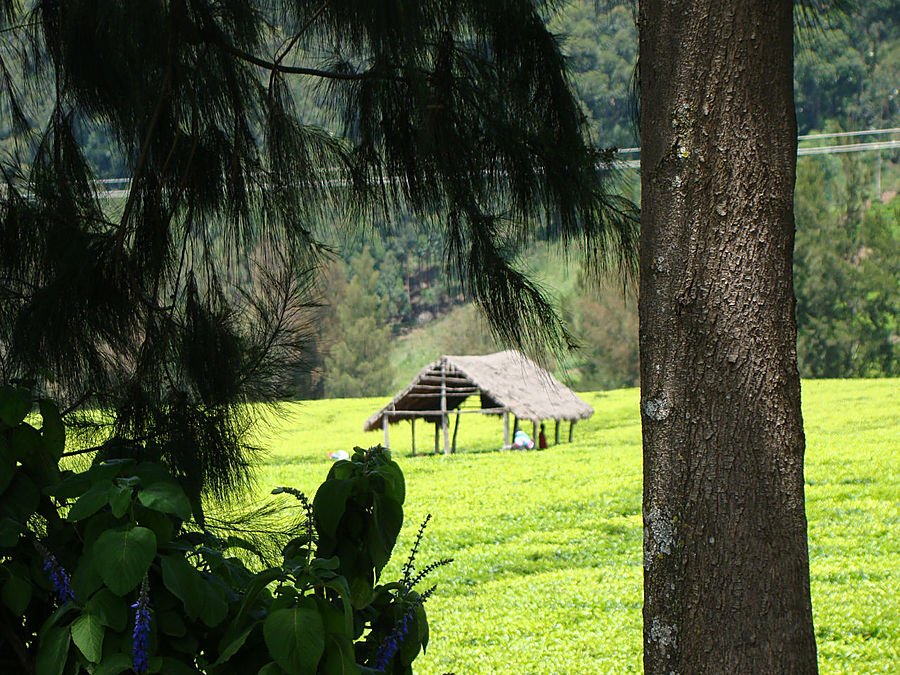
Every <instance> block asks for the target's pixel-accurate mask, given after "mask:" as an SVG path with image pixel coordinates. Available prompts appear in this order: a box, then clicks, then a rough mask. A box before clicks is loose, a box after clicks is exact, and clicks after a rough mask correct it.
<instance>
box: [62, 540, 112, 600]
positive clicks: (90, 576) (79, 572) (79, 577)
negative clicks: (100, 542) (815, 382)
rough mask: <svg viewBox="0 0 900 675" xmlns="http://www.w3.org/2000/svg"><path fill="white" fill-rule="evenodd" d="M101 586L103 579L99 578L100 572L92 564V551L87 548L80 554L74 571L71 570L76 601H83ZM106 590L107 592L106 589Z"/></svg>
mask: <svg viewBox="0 0 900 675" xmlns="http://www.w3.org/2000/svg"><path fill="white" fill-rule="evenodd" d="M101 586H103V579H101V578H100V573H99V572H98V571H97V569H96V567H95V566H94V553H93V551H91V550H88V551H86V552H85V553H84V554H82V556H81V559H80V560H79V561H78V565H77V566H76V567H75V571H74V572H72V592H73V593H74V594H75V600H76V602H82V603H83V602H84V601H85V600H86V599H87V598H89V597H91V596H92V595H93V594H94V592H95V591H97V590H98V589H99V588H100V587H101ZM107 592H109V590H108V589H107ZM119 602H121V600H119Z"/></svg>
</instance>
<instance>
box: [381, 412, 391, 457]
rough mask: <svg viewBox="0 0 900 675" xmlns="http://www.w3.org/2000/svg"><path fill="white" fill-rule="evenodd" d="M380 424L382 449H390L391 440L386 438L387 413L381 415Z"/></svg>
mask: <svg viewBox="0 0 900 675" xmlns="http://www.w3.org/2000/svg"><path fill="white" fill-rule="evenodd" d="M381 426H383V427H384V449H385V450H390V449H391V442H390V440H389V439H388V416H387V415H382V416H381Z"/></svg>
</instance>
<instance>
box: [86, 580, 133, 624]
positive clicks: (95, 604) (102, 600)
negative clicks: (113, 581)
mask: <svg viewBox="0 0 900 675" xmlns="http://www.w3.org/2000/svg"><path fill="white" fill-rule="evenodd" d="M126 607H127V605H126V603H125V602H124V601H123V600H122V598H120V597H119V596H117V595H116V594H115V593H113V592H112V591H111V590H109V589H108V588H101V589H100V590H99V591H97V592H96V593H94V594H93V595H92V596H91V599H90V600H88V601H87V602H86V603H85V606H84V608H85V611H87V612H90V613H91V614H93V615H94V616H96V617H97V618H98V619H100V623H102V624H103V625H104V626H109V627H110V628H112V629H113V630H114V631H122V630H125V626H126V625H127V623H128V614H129V612H128V610H127V609H126ZM132 614H133V612H132Z"/></svg>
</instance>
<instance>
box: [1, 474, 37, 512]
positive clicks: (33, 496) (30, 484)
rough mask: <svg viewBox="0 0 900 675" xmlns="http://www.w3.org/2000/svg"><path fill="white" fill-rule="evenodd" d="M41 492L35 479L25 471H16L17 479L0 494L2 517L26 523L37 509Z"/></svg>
mask: <svg viewBox="0 0 900 675" xmlns="http://www.w3.org/2000/svg"><path fill="white" fill-rule="evenodd" d="M40 501H41V493H40V490H38V488H37V486H36V485H35V484H34V481H33V480H31V478H30V477H29V476H28V474H27V473H26V472H24V471H19V472H18V473H16V479H15V480H14V481H13V482H12V483H10V485H9V487H8V488H6V492H4V493H3V494H2V495H0V517H2V516H8V517H10V518H12V519H13V520H17V521H19V522H22V523H24V522H25V521H27V520H28V519H29V518H31V516H32V514H33V513H34V512H35V510H37V507H38V504H39V503H40Z"/></svg>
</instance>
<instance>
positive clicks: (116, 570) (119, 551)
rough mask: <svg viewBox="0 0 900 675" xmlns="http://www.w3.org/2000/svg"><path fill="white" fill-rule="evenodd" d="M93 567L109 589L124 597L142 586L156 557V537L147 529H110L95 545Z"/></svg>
mask: <svg viewBox="0 0 900 675" xmlns="http://www.w3.org/2000/svg"><path fill="white" fill-rule="evenodd" d="M93 552H94V567H96V569H97V571H98V572H99V573H100V576H101V577H102V579H103V583H105V584H106V585H107V586H108V587H109V589H110V590H111V591H112V592H113V593H115V594H116V595H125V594H126V593H127V592H128V591H130V590H133V589H134V588H136V587H137V585H138V584H139V583H141V579H143V578H144V574H145V573H146V572H147V569H148V568H149V567H150V563H151V562H153V558H154V557H155V556H156V535H155V534H153V532H152V530H148V529H147V528H146V527H133V528H131V529H123V528H119V529H115V530H109V531H107V532H104V533H103V534H101V535H100V536H99V537H98V538H97V541H96V542H95V543H94V551H93Z"/></svg>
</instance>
